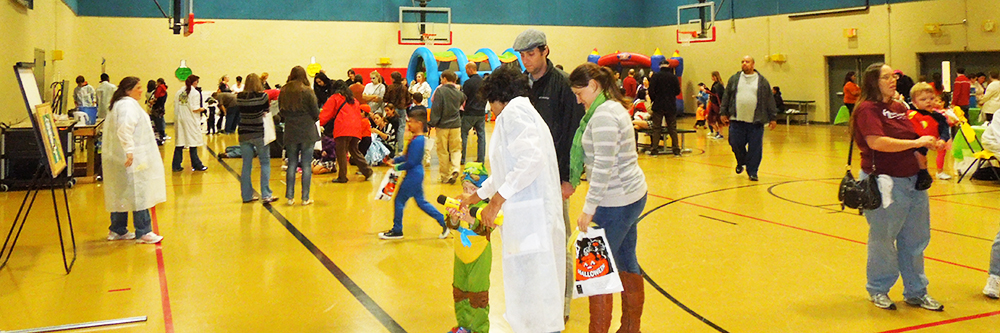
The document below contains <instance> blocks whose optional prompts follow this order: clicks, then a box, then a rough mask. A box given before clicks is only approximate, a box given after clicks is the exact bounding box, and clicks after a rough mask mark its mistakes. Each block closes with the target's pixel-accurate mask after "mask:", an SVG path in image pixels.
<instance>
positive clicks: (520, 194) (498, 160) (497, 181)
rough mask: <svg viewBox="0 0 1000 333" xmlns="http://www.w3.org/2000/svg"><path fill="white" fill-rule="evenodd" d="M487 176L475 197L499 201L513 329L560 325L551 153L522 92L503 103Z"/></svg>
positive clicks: (561, 273)
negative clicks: (501, 197) (493, 197)
mask: <svg viewBox="0 0 1000 333" xmlns="http://www.w3.org/2000/svg"><path fill="white" fill-rule="evenodd" d="M489 152H490V169H491V170H492V171H493V174H492V175H490V178H489V179H487V180H486V181H485V182H483V187H482V188H480V189H479V191H478V192H477V194H478V195H479V197H480V198H490V197H492V196H493V195H494V194H497V193H499V194H500V195H501V196H503V197H504V198H506V202H504V203H503V206H502V209H503V212H504V216H505V217H504V222H503V225H502V226H500V236H501V237H502V239H503V280H504V293H505V297H506V305H507V313H506V314H505V317H506V319H507V321H508V322H509V323H510V326H511V328H513V329H514V332H554V331H562V330H563V328H564V327H563V297H564V290H566V286H565V283H566V278H565V277H566V233H565V226H564V221H563V207H562V205H563V200H562V191H561V189H560V181H559V168H558V164H557V162H556V150H555V147H554V146H553V143H552V135H551V134H550V133H549V128H548V126H547V125H546V124H545V121H544V120H542V117H541V116H539V115H538V111H536V110H535V108H534V107H533V106H531V101H529V100H528V98H527V97H517V98H514V99H512V100H510V102H509V103H508V104H507V106H506V107H504V108H503V111H502V112H501V113H500V115H499V116H498V117H497V120H496V126H495V127H494V128H493V135H492V136H491V141H490V142H489Z"/></svg>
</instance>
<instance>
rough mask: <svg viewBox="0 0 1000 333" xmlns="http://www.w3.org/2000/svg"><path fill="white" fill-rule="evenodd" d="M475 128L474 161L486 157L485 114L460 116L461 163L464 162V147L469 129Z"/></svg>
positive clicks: (467, 141)
mask: <svg viewBox="0 0 1000 333" xmlns="http://www.w3.org/2000/svg"><path fill="white" fill-rule="evenodd" d="M470 129H475V130H476V162H480V163H482V162H483V159H484V158H486V118H485V116H462V164H465V147H466V146H467V145H468V143H469V130H470Z"/></svg>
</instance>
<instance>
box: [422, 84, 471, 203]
mask: <svg viewBox="0 0 1000 333" xmlns="http://www.w3.org/2000/svg"><path fill="white" fill-rule="evenodd" d="M457 82H458V75H455V72H453V71H445V72H444V73H441V84H440V85H438V87H437V90H436V91H434V97H433V104H431V121H430V122H428V123H427V124H428V125H430V126H431V127H433V128H435V133H436V134H435V141H436V142H435V144H436V145H437V152H438V169H439V170H440V172H441V182H442V183H449V184H454V183H455V180H456V179H458V175H459V169H460V168H461V167H462V136H461V133H460V132H461V128H462V116H461V115H460V114H459V111H458V109H459V108H461V107H462V104H463V103H465V94H463V93H462V92H461V91H460V90H458V87H456V86H455V84H456V83H457Z"/></svg>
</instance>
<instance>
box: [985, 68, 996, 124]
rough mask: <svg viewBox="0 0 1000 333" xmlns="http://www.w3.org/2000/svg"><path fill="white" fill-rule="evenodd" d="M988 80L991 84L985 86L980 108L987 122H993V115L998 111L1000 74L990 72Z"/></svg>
mask: <svg viewBox="0 0 1000 333" xmlns="http://www.w3.org/2000/svg"><path fill="white" fill-rule="evenodd" d="M990 78H991V79H992V80H993V82H990V84H989V85H987V86H986V93H984V94H983V101H984V102H983V108H982V114H984V115H985V118H986V120H987V121H993V114H994V113H996V112H997V110H1000V72H998V71H996V70H993V71H990Z"/></svg>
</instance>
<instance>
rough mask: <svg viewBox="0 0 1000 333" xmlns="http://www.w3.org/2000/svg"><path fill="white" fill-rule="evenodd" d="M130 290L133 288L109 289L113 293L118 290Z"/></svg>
mask: <svg viewBox="0 0 1000 333" xmlns="http://www.w3.org/2000/svg"><path fill="white" fill-rule="evenodd" d="M129 290H132V288H123V289H111V290H108V292H109V293H113V292H118V291H129Z"/></svg>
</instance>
